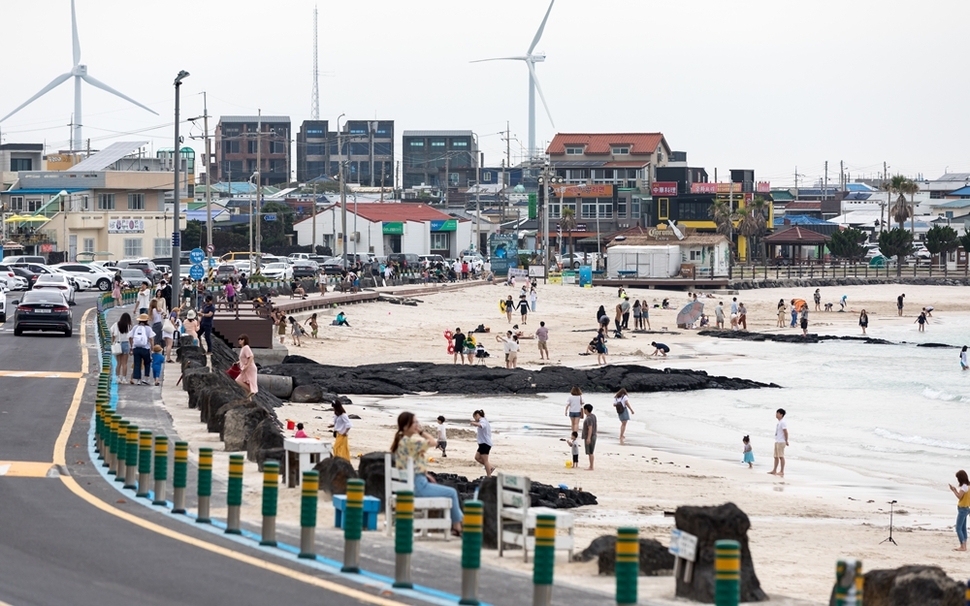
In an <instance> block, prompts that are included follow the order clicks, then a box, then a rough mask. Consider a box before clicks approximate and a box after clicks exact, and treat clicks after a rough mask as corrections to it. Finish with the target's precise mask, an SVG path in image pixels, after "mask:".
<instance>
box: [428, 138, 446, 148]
mask: <svg viewBox="0 0 970 606" xmlns="http://www.w3.org/2000/svg"><path fill="white" fill-rule="evenodd" d="M444 146H445V140H444V139H432V140H431V147H444Z"/></svg>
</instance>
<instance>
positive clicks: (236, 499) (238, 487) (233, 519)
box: [226, 454, 243, 534]
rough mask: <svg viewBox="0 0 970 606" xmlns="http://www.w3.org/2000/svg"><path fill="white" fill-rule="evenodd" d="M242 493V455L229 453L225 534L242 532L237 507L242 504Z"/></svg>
mask: <svg viewBox="0 0 970 606" xmlns="http://www.w3.org/2000/svg"><path fill="white" fill-rule="evenodd" d="M242 493H243V456H242V455H241V454H233V455H229V487H228V489H227V490H226V504H227V505H228V506H229V513H228V514H227V516H226V534H242V532H241V531H240V530H239V508H240V507H241V506H242Z"/></svg>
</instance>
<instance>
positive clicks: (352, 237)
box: [350, 231, 360, 243]
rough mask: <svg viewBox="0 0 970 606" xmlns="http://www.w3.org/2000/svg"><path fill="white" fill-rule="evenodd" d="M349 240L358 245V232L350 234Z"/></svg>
mask: <svg viewBox="0 0 970 606" xmlns="http://www.w3.org/2000/svg"><path fill="white" fill-rule="evenodd" d="M350 239H351V240H353V241H354V242H358V243H359V242H360V232H359V231H355V232H354V233H352V234H351V235H350Z"/></svg>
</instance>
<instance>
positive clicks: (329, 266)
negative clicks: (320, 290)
mask: <svg viewBox="0 0 970 606" xmlns="http://www.w3.org/2000/svg"><path fill="white" fill-rule="evenodd" d="M348 265H349V262H348V264H347V265H345V264H344V260H343V259H342V258H340V257H334V258H333V259H330V260H329V261H327V262H326V263H324V264H323V265H321V266H320V267H322V268H323V273H325V274H327V275H330V276H332V275H337V274H341V273H343V272H344V270H345V269H346V268H347V266H348Z"/></svg>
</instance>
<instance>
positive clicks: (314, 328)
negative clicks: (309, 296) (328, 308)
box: [303, 297, 320, 339]
mask: <svg viewBox="0 0 970 606" xmlns="http://www.w3.org/2000/svg"><path fill="white" fill-rule="evenodd" d="M304 298H306V297H304ZM303 324H304V326H305V325H307V324H309V325H310V335H312V336H313V338H314V339H316V338H317V332H318V331H319V329H320V325H319V324H317V314H313V315H312V316H310V317H309V318H307V319H306V321H305V322H304V323H303Z"/></svg>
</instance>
